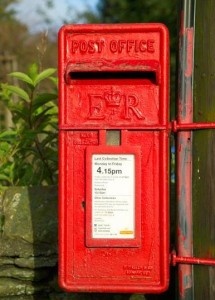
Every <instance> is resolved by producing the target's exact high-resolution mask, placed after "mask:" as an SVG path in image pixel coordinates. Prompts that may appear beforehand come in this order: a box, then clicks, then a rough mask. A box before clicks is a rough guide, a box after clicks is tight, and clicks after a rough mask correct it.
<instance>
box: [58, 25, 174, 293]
mask: <svg viewBox="0 0 215 300" xmlns="http://www.w3.org/2000/svg"><path fill="white" fill-rule="evenodd" d="M168 47H169V41H168V31H167V29H166V27H165V26H164V25H162V24H120V25H66V26H64V27H62V29H61V30H60V33H59V89H60V100H59V101H60V104H59V115H60V118H59V148H60V151H59V152H60V153H59V161H60V163H59V187H60V188H59V278H60V279H59V280H60V285H61V287H63V288H64V289H65V290H66V291H70V292H115V293H117V292H120V293H121V292H124V293H161V292H163V291H164V290H166V289H167V288H168V282H169V223H168V219H169V213H168V132H169V128H168V68H169V61H168V60H169V54H168Z"/></svg>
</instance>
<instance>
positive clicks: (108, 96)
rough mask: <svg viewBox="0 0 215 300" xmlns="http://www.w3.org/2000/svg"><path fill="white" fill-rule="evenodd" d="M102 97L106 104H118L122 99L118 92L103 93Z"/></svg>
mask: <svg viewBox="0 0 215 300" xmlns="http://www.w3.org/2000/svg"><path fill="white" fill-rule="evenodd" d="M104 98H105V100H106V103H107V105H108V106H119V105H120V103H121V100H122V95H120V93H119V92H111V93H105V95H104Z"/></svg>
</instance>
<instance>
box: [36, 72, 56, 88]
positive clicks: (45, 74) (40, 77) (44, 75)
mask: <svg viewBox="0 0 215 300" xmlns="http://www.w3.org/2000/svg"><path fill="white" fill-rule="evenodd" d="M55 72H56V69H54V68H49V69H46V70H44V71H43V72H41V73H40V74H38V75H37V76H36V78H35V80H34V86H36V85H37V84H38V83H39V82H40V81H42V80H44V79H46V78H49V77H50V76H51V75H52V74H54V73H55Z"/></svg>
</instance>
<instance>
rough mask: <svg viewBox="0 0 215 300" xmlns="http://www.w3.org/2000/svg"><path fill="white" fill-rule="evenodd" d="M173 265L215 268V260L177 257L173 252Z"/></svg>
mask: <svg viewBox="0 0 215 300" xmlns="http://www.w3.org/2000/svg"><path fill="white" fill-rule="evenodd" d="M171 263H172V265H173V266H176V265H177V264H191V265H207V266H215V259H213V258H211V259H210V258H198V257H189V256H177V255H176V253H175V252H174V251H173V252H172V254H171Z"/></svg>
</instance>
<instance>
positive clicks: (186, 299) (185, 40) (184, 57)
mask: <svg viewBox="0 0 215 300" xmlns="http://www.w3.org/2000/svg"><path fill="white" fill-rule="evenodd" d="M180 4H181V5H180V32H179V70H178V104H177V106H178V116H177V121H178V123H179V124H183V123H192V122H193V51H194V17H195V0H181V2H180ZM177 201H178V220H177V227H178V228H177V234H178V236H177V252H178V256H185V257H186V256H188V257H192V255H193V249H192V247H193V233H192V133H191V132H190V131H183V132H179V133H178V135H177ZM178 279H179V280H178V281H179V283H178V284H179V287H178V290H179V293H178V294H179V295H178V299H180V300H193V299H194V298H193V268H192V266H191V265H186V264H183V265H181V264H179V267H178Z"/></svg>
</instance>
